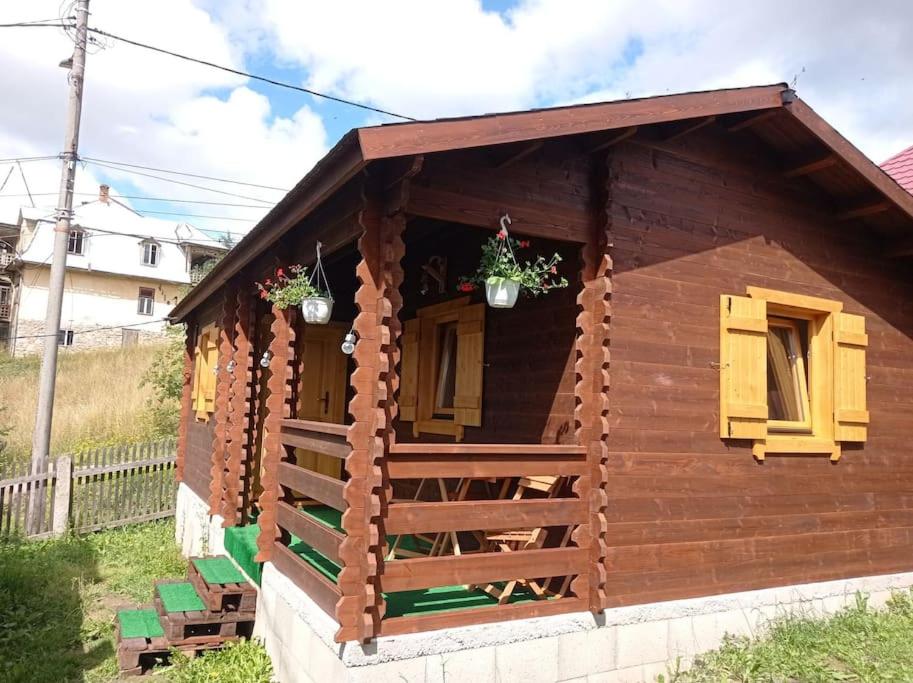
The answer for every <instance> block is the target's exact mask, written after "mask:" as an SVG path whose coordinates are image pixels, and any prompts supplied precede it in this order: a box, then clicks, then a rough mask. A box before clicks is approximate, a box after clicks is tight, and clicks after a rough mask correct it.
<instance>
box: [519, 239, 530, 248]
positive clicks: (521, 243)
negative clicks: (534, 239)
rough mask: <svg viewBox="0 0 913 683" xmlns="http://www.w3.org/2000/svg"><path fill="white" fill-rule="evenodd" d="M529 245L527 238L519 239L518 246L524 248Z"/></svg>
mask: <svg viewBox="0 0 913 683" xmlns="http://www.w3.org/2000/svg"><path fill="white" fill-rule="evenodd" d="M528 247H529V240H520V248H521V249H526V248H528Z"/></svg>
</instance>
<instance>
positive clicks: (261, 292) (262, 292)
mask: <svg viewBox="0 0 913 683" xmlns="http://www.w3.org/2000/svg"><path fill="white" fill-rule="evenodd" d="M268 296H269V294H268V293H267V291H266V290H265V289H261V290H260V298H261V299H265V298H266V297H268Z"/></svg>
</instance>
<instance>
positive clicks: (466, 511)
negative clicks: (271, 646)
mask: <svg viewBox="0 0 913 683" xmlns="http://www.w3.org/2000/svg"><path fill="white" fill-rule="evenodd" d="M347 429H348V428H347V427H346V426H345V425H336V424H326V423H320V422H308V421H304V420H283V421H282V423H281V442H282V444H283V446H285V447H288V448H293V447H294V448H303V449H306V450H309V451H315V452H318V453H323V454H326V455H330V456H333V457H338V458H340V459H344V458H345V457H346V456H347V455H348V454H349V452H350V448H349V445H348V443H347V442H346V436H345V434H346V430H347ZM586 472H587V463H586V453H585V449H584V448H582V447H579V446H565V445H537V444H428V443H423V444H396V445H394V446H392V447H391V449H390V452H389V455H388V458H387V473H388V476H389V478H390V479H391V480H392V481H393V482H396V481H397V480H422V479H432V480H435V479H437V480H444V479H450V480H454V479H456V480H464V481H465V480H470V479H488V480H491V479H501V480H504V479H510V478H519V477H529V476H561V477H567V478H569V479H570V478H573V477H579V476H583V475H585V474H586ZM278 474H279V476H278V479H279V485H280V493H281V495H280V500H279V502H278V503H277V515H276V520H277V525H278V527H279V529H280V532H281V533H282V535H283V537H284V538H283V539H282V540H280V541H278V542H276V544H275V546H274V552H273V553H272V559H273V562H274V563H275V565H276V567H277V569H279V571H281V572H282V573H283V574H285V575H286V576H288V577H289V578H290V579H292V580H293V581H294V582H295V583H296V584H298V586H299V587H300V588H302V590H304V591H305V592H307V593H308V594H309V595H310V597H311V598H312V599H313V600H314V601H315V602H316V603H317V604H319V605H320V606H321V607H322V608H323V609H324V610H325V611H327V612H328V613H329V614H330V615H332V616H334V617H335V616H336V615H335V609H336V603H337V601H338V600H339V598H340V597H341V591H340V589H339V587H338V586H337V585H336V584H335V583H334V582H333V581H331V580H330V579H328V578H327V576H325V575H324V574H322V573H321V572H318V571H317V570H316V569H315V568H314V567H312V566H311V565H310V564H309V563H308V562H307V561H305V560H304V559H302V558H301V557H300V556H299V555H298V554H297V553H295V552H293V551H292V550H290V549H289V547H288V544H289V542H290V536H294V537H295V538H296V539H299V540H301V541H304V542H305V543H306V544H307V545H309V546H310V547H311V548H313V549H314V550H316V551H317V552H319V553H320V554H321V555H323V556H324V557H326V558H327V559H329V560H331V561H332V562H334V563H335V564H336V565H341V561H340V556H339V548H340V545H341V544H342V542H343V541H344V540H345V534H344V533H342V532H340V531H338V530H336V529H334V528H331V527H330V526H328V525H327V524H325V523H323V522H321V521H319V520H317V519H315V517H314V516H312V515H310V514H307V513H305V512H303V511H302V510H300V509H298V507H297V506H296V505H294V504H292V501H290V500H289V494H290V493H291V492H295V493H297V494H300V495H302V496H305V497H307V498H310V499H312V500H314V501H317V502H319V503H322V504H323V505H327V506H329V507H331V508H333V509H335V510H337V511H339V512H344V511H345V509H346V502H345V500H344V498H343V488H344V483H343V482H342V481H340V480H338V479H335V478H333V477H328V476H325V475H323V474H320V473H318V472H314V471H311V470H309V469H306V468H302V467H299V466H297V465H294V464H292V463H288V462H284V463H281V464H280V466H279V473H278ZM283 496H284V497H285V498H286V500H281V498H282V497H283ZM587 518H588V503H587V501H585V500H582V499H580V498H577V497H552V498H536V499H519V500H513V499H507V500H441V501H432V502H425V501H418V500H416V501H405V502H403V501H400V502H391V503H390V504H389V505H388V506H387V509H386V516H385V520H384V528H385V533H386V534H387V535H388V537H394V536H410V535H416V534H422V535H428V534H445V533H451V532H453V533H456V532H479V531H485V530H491V529H498V530H504V531H510V530H521V529H534V528H546V527H566V528H573V527H575V526H577V525H579V524H584V523H586V521H587ZM587 552H588V551H587V549H586V548H578V547H576V546H574V545H570V544H569V545H565V546H563V547H552V548H540V549H531V550H523V551H517V552H490V551H476V552H471V553H465V554H460V555H457V554H452V555H437V556H433V557H430V556H429V557H409V558H398V559H388V560H386V561H385V562H384V567H383V570H382V573H381V576H382V579H381V585H382V588H383V590H384V592H385V593H396V592H400V591H415V590H423V589H429V588H435V587H441V586H455V585H485V584H489V583H493V582H500V581H512V580H515V579H518V578H536V577H575V576H580V575H586V573H587ZM586 609H587V603H586V600H585V599H584V598H580V597H574V596H568V597H562V598H560V599H550V600H538V601H531V602H523V603H516V604H505V605H490V606H484V607H478V608H475V609H463V610H458V611H452V612H443V613H436V614H429V615H417V616H410V615H406V616H390V617H385V618H384V619H383V620H382V622H381V625H380V630H379V633H378V635H393V634H399V633H411V632H417V631H424V630H429V629H436V628H444V627H450V626H458V625H463V624H471V623H473V624H477V623H481V622H486V621H489V622H492V621H501V620H506V619H513V618H522V617H529V616H539V615H546V614H557V613H564V612H571V611H583V610H586Z"/></svg>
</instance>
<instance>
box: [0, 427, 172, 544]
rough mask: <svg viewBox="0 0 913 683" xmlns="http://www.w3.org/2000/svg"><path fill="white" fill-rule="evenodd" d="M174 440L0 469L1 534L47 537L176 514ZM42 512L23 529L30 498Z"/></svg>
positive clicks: (111, 447) (106, 449) (113, 447)
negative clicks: (38, 468)
mask: <svg viewBox="0 0 913 683" xmlns="http://www.w3.org/2000/svg"><path fill="white" fill-rule="evenodd" d="M175 452H176V443H175V441H174V439H166V440H162V441H155V442H149V443H141V444H129V445H122V446H110V447H104V448H97V449H95V450H92V451H88V452H86V453H81V454H80V455H79V456H78V459H77V464H75V465H74V458H73V457H72V456H69V455H61V456H58V457H57V458H54V459H53V460H51V461H50V462H49V463H48V467H47V471H46V472H43V473H41V474H37V475H31V474H29V470H28V463H23V464H21V465H20V466H18V467H17V468H10V469H7V470H5V471H0V537H9V536H29V537H38V538H40V537H47V536H54V535H59V534H62V533H64V532H66V531H67V530H68V529H72V530H74V531H77V532H85V531H97V530H99V529H106V528H110V527H116V526H123V525H125V524H132V523H135V522H144V521H148V520H152V519H161V518H164V517H170V516H172V515H173V514H174V501H175V486H176V484H175V480H174V466H175ZM33 496H40V498H41V505H40V506H39V507H40V509H41V511H42V514H41V515H40V517H39V519H38V523H37V524H36V525H35V528H34V529H33V530H32V533H29V532H28V529H27V515H28V509H29V501H30V500H31V499H32V497H33Z"/></svg>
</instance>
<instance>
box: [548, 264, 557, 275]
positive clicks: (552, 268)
mask: <svg viewBox="0 0 913 683" xmlns="http://www.w3.org/2000/svg"><path fill="white" fill-rule="evenodd" d="M549 272H550V273H551V274H552V275H557V274H558V266H552V267H551V268H549Z"/></svg>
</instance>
